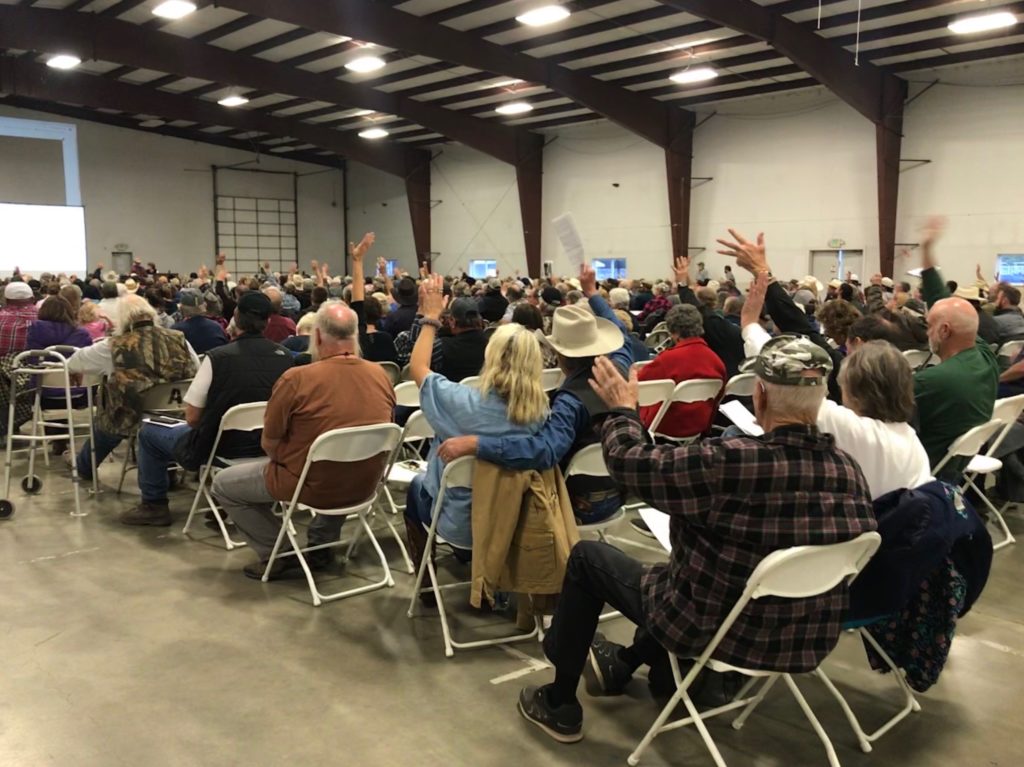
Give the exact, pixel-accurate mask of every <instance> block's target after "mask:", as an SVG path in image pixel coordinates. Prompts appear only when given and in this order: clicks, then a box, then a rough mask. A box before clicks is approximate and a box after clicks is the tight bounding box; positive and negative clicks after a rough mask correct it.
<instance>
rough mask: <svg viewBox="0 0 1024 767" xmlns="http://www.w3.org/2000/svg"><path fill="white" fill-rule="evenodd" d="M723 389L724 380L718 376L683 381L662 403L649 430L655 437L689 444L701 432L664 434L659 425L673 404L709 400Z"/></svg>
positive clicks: (687, 403)
mask: <svg viewBox="0 0 1024 767" xmlns="http://www.w3.org/2000/svg"><path fill="white" fill-rule="evenodd" d="M721 391H722V382H721V381H720V380H718V379H717V378H694V379H692V380H690V381H681V382H680V383H679V384H677V385H676V387H675V389H674V390H673V391H672V396H671V397H669V398H668V400H666V401H665V404H664V405H662V407H661V411H660V412H659V413H658V415H657V416H655V418H654V420H653V421H652V422H651V425H650V428H649V429H648V431H649V432H650V433H651V437H652V438H653V439H665V440H669V441H671V442H675V443H677V444H688V443H690V442H693V441H694V440H695V439H697V437H699V436H700V434H684V435H681V436H678V437H677V436H671V435H669V434H662V433H660V432H659V431H658V427H659V426H660V425H661V422H662V420H664V418H665V415H666V414H667V413H668V411H669V409H670V408H671V407H672V405H675V404H683V405H689V404H693V403H694V402H707V401H708V400H714V399H717V398H718V395H719V393H720V392H721Z"/></svg>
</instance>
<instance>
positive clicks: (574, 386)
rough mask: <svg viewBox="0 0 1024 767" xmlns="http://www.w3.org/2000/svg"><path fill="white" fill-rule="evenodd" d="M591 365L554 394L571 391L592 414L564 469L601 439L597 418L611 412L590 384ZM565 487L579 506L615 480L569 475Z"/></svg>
mask: <svg viewBox="0 0 1024 767" xmlns="http://www.w3.org/2000/svg"><path fill="white" fill-rule="evenodd" d="M591 372H592V370H591V368H589V367H588V368H585V369H583V370H579V371H577V372H575V373H573V374H572V375H571V376H569V377H568V378H566V379H565V383H563V384H562V387H561V388H560V389H559V391H558V392H557V393H556V394H555V397H559V396H564V395H562V394H561V392H571V393H572V395H573V396H574V397H576V398H577V399H578V400H579V401H580V402H582V403H583V406H584V407H585V408H586V409H587V413H589V414H590V423H589V424H588V425H587V428H585V429H583V430H582V431H580V433H579V434H577V435H576V440H575V441H574V442H573V445H572V447H571V448H570V449H569V452H568V453H566V455H565V457H564V458H563V459H562V469H563V470H565V469H566V468H568V466H569V462H570V461H571V460H572V457H573V456H574V455H576V453H578V452H579V451H580V450H582V449H583V448H585V447H586V446H587V445H593V444H594V443H595V442H599V441H600V439H601V438H600V435H599V434H598V433H597V430H596V429H595V428H594V419H595V418H596V417H598V416H600V415H603V414H605V413H607V412H608V406H607V405H606V404H604V400H602V399H601V398H600V397H598V396H597V394H595V393H594V390H593V389H592V388H591V387H590V374H591ZM566 487H567V488H568V490H569V495H570V496H571V498H572V501H573V506H574V507H576V508H577V509H579V507H580V505H581V501H585V500H586V499H587V498H588V496H591V495H592V494H597V495H599V496H600V495H603V494H605V493H608V492H609V491H612V490H614V489H615V483H614V482H613V481H612V480H611V479H607V478H602V477H588V476H584V475H581V476H575V477H570V478H569V479H568V480H567V481H566Z"/></svg>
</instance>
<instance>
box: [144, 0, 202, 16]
mask: <svg viewBox="0 0 1024 767" xmlns="http://www.w3.org/2000/svg"><path fill="white" fill-rule="evenodd" d="M195 12H196V4H195V3H190V2H188V0H164V2H162V3H160V5H158V6H157V7H156V8H154V9H153V15H154V16H159V17H160V18H161V19H183V18H185V17H186V16H188V15H189V14H190V13H195Z"/></svg>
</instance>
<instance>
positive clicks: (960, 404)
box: [914, 219, 999, 478]
mask: <svg viewBox="0 0 1024 767" xmlns="http://www.w3.org/2000/svg"><path fill="white" fill-rule="evenodd" d="M942 229H943V222H942V221H941V219H932V220H931V221H930V222H929V223H928V225H927V227H926V228H925V231H924V236H923V239H922V241H921V254H922V266H923V267H924V270H923V271H922V273H921V293H922V295H923V296H924V300H925V302H926V303H927V304H928V318H927V319H928V345H929V346H930V347H931V350H932V353H933V354H935V355H936V356H938V358H939V359H940V360H942V362H941V363H940V364H938V365H935V366H934V367H930V368H924V369H923V370H920V371H918V372H917V373H915V374H914V399H915V400H916V401H917V414H918V436H919V437H920V438H921V442H922V444H923V445H924V448H925V450H926V451H927V452H928V459H929V460H930V461H931V464H932V466H935V465H937V464H938V463H939V461H941V460H942V459H943V458H944V457H945V455H946V452H947V451H948V450H949V446H950V445H951V444H952V443H953V441H954V440H956V438H957V437H959V436H960V435H961V434H963V433H964V432H966V431H968V430H969V429H971V428H973V427H975V426H978V425H980V424H983V423H985V422H986V421H988V420H989V419H991V418H992V406H993V404H994V403H995V400H996V391H997V389H998V387H999V364H998V363H997V361H996V357H995V355H994V354H993V353H992V350H991V349H990V348H989V346H988V344H987V343H985V341H984V340H983V339H981V338H979V337H978V314H977V312H976V311H975V310H974V307H972V306H971V305H970V304H969V303H968V302H967V301H965V300H963V299H962V298H950V294H949V290H948V289H947V288H946V283H945V282H944V281H943V279H942V276H941V275H940V274H939V271H938V269H937V267H936V265H935V261H934V258H933V246H934V244H935V241H936V240H937V239H938V237H939V235H940V234H941V233H942ZM965 465H966V461H965V460H954V461H950V462H949V464H947V466H946V469H944V470H943V472H942V473H943V475H944V477H945V478H952V477H958V476H959V474H960V472H962V471H963V469H964V468H965Z"/></svg>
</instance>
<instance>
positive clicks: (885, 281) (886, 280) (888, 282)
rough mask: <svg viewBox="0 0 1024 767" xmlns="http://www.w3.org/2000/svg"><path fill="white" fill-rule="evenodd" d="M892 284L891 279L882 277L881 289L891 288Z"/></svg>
mask: <svg viewBox="0 0 1024 767" xmlns="http://www.w3.org/2000/svg"><path fill="white" fill-rule="evenodd" d="M893 284H894V283H893V281H892V277H883V278H882V287H883V288H891V287H892V286H893Z"/></svg>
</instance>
